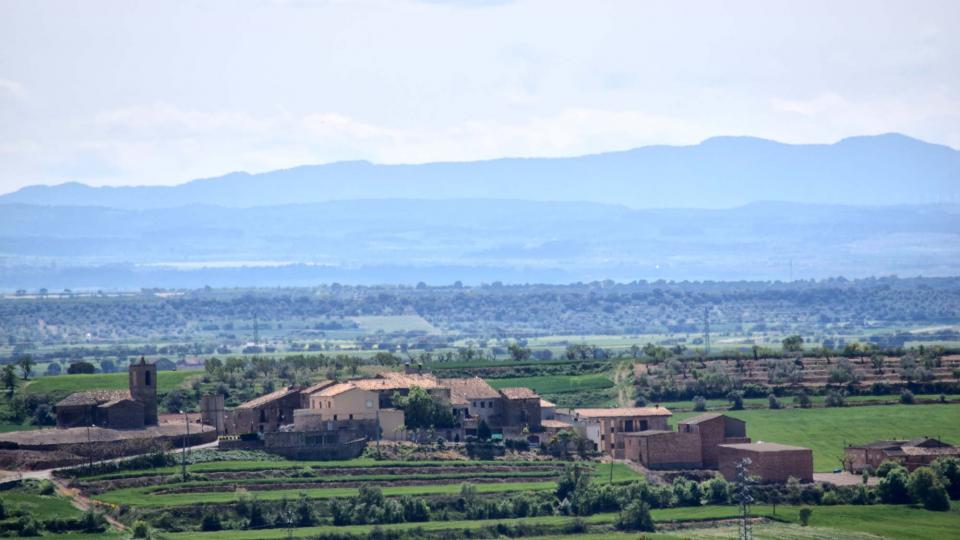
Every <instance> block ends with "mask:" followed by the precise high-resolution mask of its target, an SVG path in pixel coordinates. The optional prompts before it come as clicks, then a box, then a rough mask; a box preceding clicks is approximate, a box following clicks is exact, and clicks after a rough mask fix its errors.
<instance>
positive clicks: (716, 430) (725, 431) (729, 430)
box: [677, 413, 750, 469]
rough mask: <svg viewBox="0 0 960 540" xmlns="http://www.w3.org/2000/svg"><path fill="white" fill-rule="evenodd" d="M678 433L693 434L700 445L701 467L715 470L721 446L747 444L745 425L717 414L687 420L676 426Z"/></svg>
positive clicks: (707, 414)
mask: <svg viewBox="0 0 960 540" xmlns="http://www.w3.org/2000/svg"><path fill="white" fill-rule="evenodd" d="M677 431H678V432H679V433H685V434H695V435H697V439H698V440H699V444H700V455H701V459H702V466H703V467H705V468H708V469H716V468H718V467H719V465H720V460H719V454H720V452H719V450H718V449H717V447H718V446H719V445H721V444H737V443H748V442H750V438H749V437H747V423H746V422H744V421H743V420H740V419H738V418H733V417H732V416H727V415H725V414H719V413H706V414H701V415H698V416H694V417H693V418H688V419H686V420H684V421H682V422H680V424H679V425H678V426H677Z"/></svg>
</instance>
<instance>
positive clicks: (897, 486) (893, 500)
mask: <svg viewBox="0 0 960 540" xmlns="http://www.w3.org/2000/svg"><path fill="white" fill-rule="evenodd" d="M880 466H881V467H883V464H881V465H880ZM907 481H908V476H907V470H906V469H904V468H903V467H901V466H899V465H897V466H896V467H894V468H892V469H890V470H889V471H888V472H887V474H886V476H884V477H883V478H882V479H880V486H879V492H880V500H881V501H883V502H885V503H887V504H906V503H909V502H910V492H909V490H908V489H907Z"/></svg>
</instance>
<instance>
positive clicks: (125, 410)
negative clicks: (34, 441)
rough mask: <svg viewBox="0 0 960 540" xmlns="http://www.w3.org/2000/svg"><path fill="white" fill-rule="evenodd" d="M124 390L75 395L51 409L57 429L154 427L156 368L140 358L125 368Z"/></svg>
mask: <svg viewBox="0 0 960 540" xmlns="http://www.w3.org/2000/svg"><path fill="white" fill-rule="evenodd" d="M127 371H128V377H127V381H128V382H127V384H128V389H127V390H89V391H85V392H75V393H73V394H70V395H69V396H67V397H65V398H64V399H62V400H60V402H58V403H57V404H56V406H55V407H54V409H55V411H56V414H57V427H58V428H61V429H65V428H71V427H87V426H99V427H104V428H110V429H140V428H143V427H144V426H150V425H156V424H157V366H155V365H153V364H147V363H146V361H145V360H144V359H143V358H141V359H140V362H139V363H132V364H130V366H129V367H128V368H127Z"/></svg>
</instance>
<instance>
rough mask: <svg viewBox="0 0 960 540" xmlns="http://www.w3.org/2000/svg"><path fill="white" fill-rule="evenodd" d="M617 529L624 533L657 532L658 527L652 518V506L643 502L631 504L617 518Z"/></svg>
mask: <svg viewBox="0 0 960 540" xmlns="http://www.w3.org/2000/svg"><path fill="white" fill-rule="evenodd" d="M617 528H618V529H620V530H622V531H644V532H653V531H655V530H656V526H655V525H654V523H653V518H652V517H650V506H649V505H648V504H647V503H645V502H643V501H633V502H631V503H630V504H628V505H627V507H626V508H624V509H623V512H621V514H620V517H619V518H617Z"/></svg>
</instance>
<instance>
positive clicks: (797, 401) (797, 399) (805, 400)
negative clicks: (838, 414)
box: [793, 390, 813, 409]
mask: <svg viewBox="0 0 960 540" xmlns="http://www.w3.org/2000/svg"><path fill="white" fill-rule="evenodd" d="M793 404H794V406H796V407H800V408H801V409H809V408H810V407H812V406H813V402H812V401H810V396H808V395H807V393H806V392H804V391H803V390H801V391H800V393H798V394H797V395H795V396H793Z"/></svg>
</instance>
